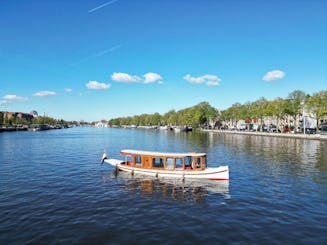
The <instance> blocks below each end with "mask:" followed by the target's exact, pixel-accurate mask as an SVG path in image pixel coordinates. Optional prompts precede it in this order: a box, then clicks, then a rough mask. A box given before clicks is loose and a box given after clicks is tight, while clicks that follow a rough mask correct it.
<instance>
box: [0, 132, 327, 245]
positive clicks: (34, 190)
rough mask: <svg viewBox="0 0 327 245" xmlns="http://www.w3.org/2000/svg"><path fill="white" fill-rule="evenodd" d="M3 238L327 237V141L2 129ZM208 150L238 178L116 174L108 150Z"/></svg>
mask: <svg viewBox="0 0 327 245" xmlns="http://www.w3.org/2000/svg"><path fill="white" fill-rule="evenodd" d="M0 147H1V148H0V210H1V216H0V243H1V244H40V243H41V244H58V243H59V244H81V243H82V244H83V243H91V242H92V243H95V244H153V243H161V244H162V243H164V244H205V243H210V244H212V243H213V244H219V243H224V244H327V228H326V224H327V154H326V152H327V142H325V141H316V140H304V139H289V138H271V137H262V136H246V135H227V134H226V135H221V134H215V133H195V132H193V133H174V132H166V131H153V130H138V129H137V130H131V129H94V128H72V129H65V130H53V131H42V132H18V133H1V134H0ZM125 148H128V149H142V150H155V151H172V152H174V151H175V152H178V151H197V152H207V154H208V161H209V163H208V165H209V166H219V165H226V164H227V165H229V167H230V181H227V182H226V181H223V182H211V181H209V182H186V183H183V182H182V181H179V180H163V179H155V178H149V177H147V178H143V177H142V178H141V177H139V176H134V177H132V176H130V175H129V174H119V175H118V176H117V177H116V176H115V175H114V171H113V169H112V168H111V167H110V166H108V165H101V164H100V159H101V153H102V151H103V149H106V150H107V153H108V154H109V155H110V156H111V157H116V158H118V157H120V156H119V151H120V150H121V149H125Z"/></svg>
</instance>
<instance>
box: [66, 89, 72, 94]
mask: <svg viewBox="0 0 327 245" xmlns="http://www.w3.org/2000/svg"><path fill="white" fill-rule="evenodd" d="M72 91H73V90H72V89H71V88H65V92H67V93H70V92H72Z"/></svg>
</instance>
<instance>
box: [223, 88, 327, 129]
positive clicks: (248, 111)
mask: <svg viewBox="0 0 327 245" xmlns="http://www.w3.org/2000/svg"><path fill="white" fill-rule="evenodd" d="M304 111H305V112H306V113H310V114H312V115H313V117H314V118H315V119H316V122H317V125H319V123H320V121H321V120H322V119H323V118H324V117H327V91H326V90H323V91H320V92H317V93H314V94H312V95H308V94H305V93H304V92H303V91H301V90H295V91H293V92H292V93H290V94H289V95H288V96H287V98H286V99H282V98H276V99H274V100H272V101H268V100H266V99H265V98H264V97H261V98H259V99H258V100H256V101H254V102H247V103H245V104H240V103H235V104H233V105H232V106H231V107H229V108H228V109H227V110H224V111H221V114H220V115H219V119H220V120H221V121H232V124H235V123H236V122H237V121H238V120H244V119H252V118H256V119H258V120H259V122H260V127H261V129H262V127H263V119H264V118H266V117H270V118H274V119H276V121H277V127H278V126H279V122H280V121H281V120H282V119H285V118H291V120H292V121H293V122H294V123H295V124H296V123H297V122H299V117H300V116H302V114H303V112H304ZM288 126H291V125H288ZM292 126H294V127H298V126H299V125H292Z"/></svg>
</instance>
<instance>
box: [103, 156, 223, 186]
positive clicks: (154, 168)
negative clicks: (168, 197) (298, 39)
mask: <svg viewBox="0 0 327 245" xmlns="http://www.w3.org/2000/svg"><path fill="white" fill-rule="evenodd" d="M120 154H121V155H122V156H124V157H125V159H124V160H119V159H114V158H108V157H107V154H106V152H105V151H104V153H103V156H102V162H105V163H107V164H109V165H111V166H114V167H115V168H116V170H117V173H118V170H120V171H126V172H130V173H131V174H132V175H134V174H141V175H148V176H155V177H157V178H158V177H165V178H181V179H183V180H185V179H207V180H229V169H228V166H219V167H208V166H207V154H206V153H196V152H186V153H172V152H156V151H143V150H121V151H120Z"/></svg>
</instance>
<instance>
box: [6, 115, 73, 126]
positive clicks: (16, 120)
mask: <svg viewBox="0 0 327 245" xmlns="http://www.w3.org/2000/svg"><path fill="white" fill-rule="evenodd" d="M18 124H22V125H31V124H49V125H68V122H66V121H65V120H63V119H59V120H57V119H54V118H52V117H47V116H43V117H42V116H40V117H35V118H33V119H32V120H31V121H29V120H26V119H24V118H21V117H17V116H12V117H10V118H6V117H5V116H4V113H3V112H0V126H14V125H18Z"/></svg>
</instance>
